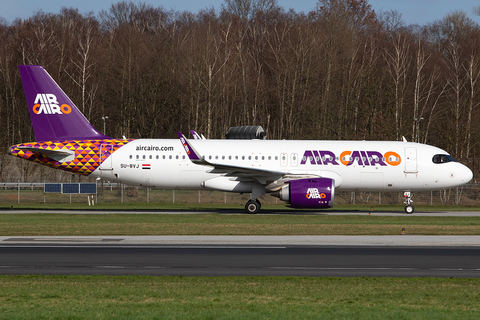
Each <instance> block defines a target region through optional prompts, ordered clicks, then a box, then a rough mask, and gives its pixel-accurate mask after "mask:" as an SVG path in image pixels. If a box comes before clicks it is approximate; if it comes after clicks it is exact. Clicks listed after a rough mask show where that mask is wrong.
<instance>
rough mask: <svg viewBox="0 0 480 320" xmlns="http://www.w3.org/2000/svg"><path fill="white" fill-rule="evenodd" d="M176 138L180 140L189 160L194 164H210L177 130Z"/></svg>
mask: <svg viewBox="0 0 480 320" xmlns="http://www.w3.org/2000/svg"><path fill="white" fill-rule="evenodd" d="M177 135H178V138H180V142H181V143H182V146H183V148H184V149H185V152H186V153H187V155H188V158H189V159H190V161H192V162H193V163H195V164H202V165H210V163H208V162H207V161H205V160H203V159H202V157H201V156H200V154H199V153H198V152H197V150H195V148H194V147H193V146H192V145H191V144H190V142H189V141H188V140H187V138H185V136H184V135H183V133H181V132H177Z"/></svg>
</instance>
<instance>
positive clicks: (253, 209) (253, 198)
mask: <svg viewBox="0 0 480 320" xmlns="http://www.w3.org/2000/svg"><path fill="white" fill-rule="evenodd" d="M264 194H265V188H264V187H263V186H262V185H261V184H260V183H257V184H255V185H253V187H252V193H251V194H250V200H248V202H247V204H246V205H245V211H246V212H247V213H248V214H257V213H258V211H260V207H261V206H262V204H261V203H260V201H258V198H259V197H261V196H263V195H264Z"/></svg>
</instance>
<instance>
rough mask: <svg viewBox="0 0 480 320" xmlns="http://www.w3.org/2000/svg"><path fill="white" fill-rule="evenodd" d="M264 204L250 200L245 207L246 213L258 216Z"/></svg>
mask: <svg viewBox="0 0 480 320" xmlns="http://www.w3.org/2000/svg"><path fill="white" fill-rule="evenodd" d="M261 207H262V204H261V203H260V201H258V200H256V199H255V200H248V202H247V204H246V205H245V211H247V213H248V214H257V213H258V211H260V208H261Z"/></svg>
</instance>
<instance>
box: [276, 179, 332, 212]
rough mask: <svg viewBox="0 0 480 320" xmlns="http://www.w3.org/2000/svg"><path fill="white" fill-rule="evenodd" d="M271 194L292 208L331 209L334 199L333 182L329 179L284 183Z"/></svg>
mask: <svg viewBox="0 0 480 320" xmlns="http://www.w3.org/2000/svg"><path fill="white" fill-rule="evenodd" d="M286 183H287V185H285V186H283V187H282V188H281V189H280V190H279V191H278V192H275V193H272V195H273V196H275V197H278V198H280V200H283V201H287V202H288V203H289V204H290V206H291V207H293V208H331V207H333V200H334V198H335V180H333V179H330V178H314V179H300V180H291V181H287V182H286Z"/></svg>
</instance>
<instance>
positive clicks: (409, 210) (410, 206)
mask: <svg viewBox="0 0 480 320" xmlns="http://www.w3.org/2000/svg"><path fill="white" fill-rule="evenodd" d="M413 211H415V209H414V208H413V206H412V205H410V204H409V205H408V206H405V213H406V214H412V213H413Z"/></svg>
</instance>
